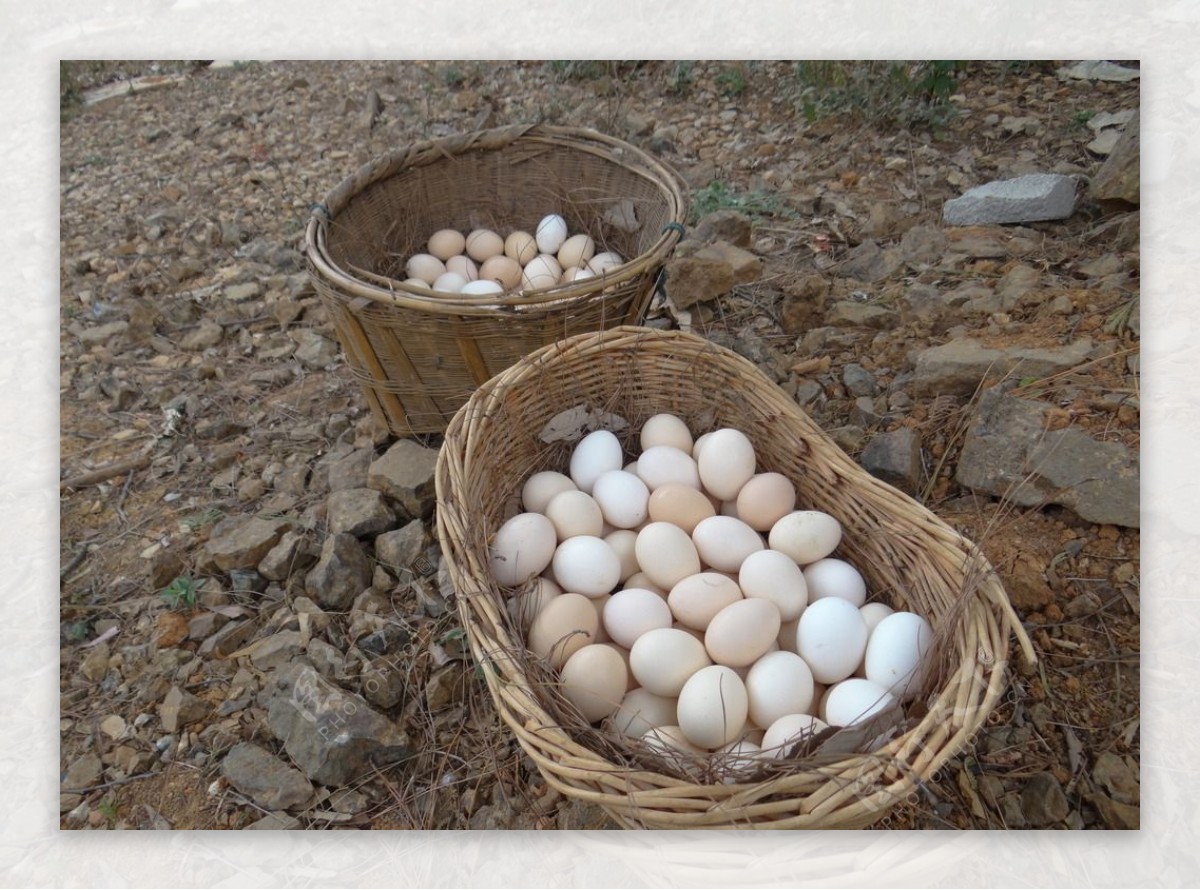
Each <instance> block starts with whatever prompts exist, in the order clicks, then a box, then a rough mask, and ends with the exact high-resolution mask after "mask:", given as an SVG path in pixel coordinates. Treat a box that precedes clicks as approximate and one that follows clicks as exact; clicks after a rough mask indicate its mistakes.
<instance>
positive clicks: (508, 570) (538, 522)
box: [488, 513, 557, 587]
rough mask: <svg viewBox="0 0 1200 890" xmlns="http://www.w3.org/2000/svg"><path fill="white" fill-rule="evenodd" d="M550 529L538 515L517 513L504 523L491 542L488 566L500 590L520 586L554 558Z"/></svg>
mask: <svg viewBox="0 0 1200 890" xmlns="http://www.w3.org/2000/svg"><path fill="white" fill-rule="evenodd" d="M556 542H557V536H556V535H555V532H554V525H553V524H552V523H551V522H550V520H549V519H547V518H546V517H545V516H542V515H541V514H540V513H520V514H518V515H516V516H514V517H512V518H511V519H509V520H508V521H507V522H505V523H504V524H503V525H502V526H500V529H499V530H498V531H497V532H496V536H495V537H494V538H493V539H492V546H491V548H490V551H489V561H488V565H489V567H490V568H491V571H492V576H493V577H494V578H495V579H496V581H497V583H499V584H501V585H502V586H504V587H516V586H517V585H518V584H524V583H525V582H526V581H528V580H529V579H530V578H532V577H533V576H534V575H539V574H541V573H542V571H544V570H545V568H546V566H548V565H550V562H551V560H552V559H553V558H554V548H555V545H556Z"/></svg>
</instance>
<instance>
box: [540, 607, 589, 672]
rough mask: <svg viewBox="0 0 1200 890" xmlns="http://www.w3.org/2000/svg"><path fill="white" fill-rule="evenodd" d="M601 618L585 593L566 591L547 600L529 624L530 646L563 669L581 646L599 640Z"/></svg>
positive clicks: (552, 663)
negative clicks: (598, 631)
mask: <svg viewBox="0 0 1200 890" xmlns="http://www.w3.org/2000/svg"><path fill="white" fill-rule="evenodd" d="M599 626H600V621H599V619H598V618H597V617H596V610H595V609H594V608H593V607H592V604H591V602H589V601H588V598H587V597H586V596H582V595H581V594H578V593H564V594H561V595H560V596H556V597H554V599H552V600H551V601H550V602H549V603H547V604H546V606H545V608H543V609H542V610H541V611H540V612H538V614H537V617H535V618H534V619H533V623H532V624H531V625H530V626H529V650H530V651H531V652H533V654H534V655H537V656H538V657H539V658H544V659H545V660H546V661H547V662H548V663H549V664H550V666H551V667H552V668H554V669H555V670H558V669H560V668H561V667H562V666H563V665H564V664H565V663H566V661H567V659H568V658H570V657H571V656H572V655H574V654H575V653H576V652H577V651H578V650H580V649H582V648H583V647H584V646H587V645H589V644H590V643H594V642H596V630H597V628H598V627H599Z"/></svg>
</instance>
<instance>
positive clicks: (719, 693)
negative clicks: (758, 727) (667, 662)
mask: <svg viewBox="0 0 1200 890" xmlns="http://www.w3.org/2000/svg"><path fill="white" fill-rule="evenodd" d="M675 707H676V711H677V713H678V715H679V729H680V731H682V732H683V735H684V737H685V738H686V739H687V740H688V741H689V742H691V743H692V744H693V745H696V746H697V747H700V748H719V747H721V746H722V745H727V744H729V743H730V742H732V741H735V740H736V739H737V738H738V737H739V736H740V735H741V734H742V730H743V729H744V728H745V726H746V714H747V712H748V710H747V709H748V707H749V700H748V697H747V695H746V686H745V684H744V683H743V682H742V678H741V677H739V676H738V675H737V673H736V672H734V671H733V670H732V669H730V668H728V667H725V666H724V665H720V664H714V665H710V666H709V667H704V668H701V669H700V670H698V671H696V673H694V674H692V676H690V677H689V678H688V680H687V682H686V683H684V684H683V688H682V689H681V690H679V701H678V702H677V703H676V706H675Z"/></svg>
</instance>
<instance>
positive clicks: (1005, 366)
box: [912, 337, 1092, 396]
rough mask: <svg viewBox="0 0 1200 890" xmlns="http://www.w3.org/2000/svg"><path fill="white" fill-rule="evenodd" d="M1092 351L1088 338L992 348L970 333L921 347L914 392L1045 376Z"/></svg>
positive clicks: (968, 389)
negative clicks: (1047, 344)
mask: <svg viewBox="0 0 1200 890" xmlns="http://www.w3.org/2000/svg"><path fill="white" fill-rule="evenodd" d="M1091 351H1092V341H1091V340H1090V339H1088V338H1083V339H1080V340H1076V341H1075V342H1074V343H1071V344H1069V345H1067V346H1060V347H1057V348H1037V349H1032V348H1024V347H1010V348H1007V349H992V348H989V347H986V346H984V345H983V344H981V343H980V342H979V341H977V340H973V339H971V338H970V337H961V338H959V339H957V340H951V341H950V342H949V343H944V344H943V345H941V346H932V347H930V348H929V349H926V350H924V351H922V352H921V353H920V354H919V355H918V356H917V359H916V368H915V370H914V374H913V382H912V389H913V394H914V395H917V396H937V395H959V396H968V395H971V393H973V392H974V391H975V389H976V388H977V387H978V386H979V384H980V383H982V382H984V381H985V380H998V379H1000V378H1003V377H1005V376H1011V377H1015V378H1016V379H1020V378H1022V377H1045V376H1046V375H1048V374H1054V373H1057V372H1058V371H1063V370H1066V369H1067V368H1073V367H1075V366H1076V365H1078V364H1081V363H1082V362H1084V361H1086V360H1087V357H1088V354H1089V353H1090V352H1091Z"/></svg>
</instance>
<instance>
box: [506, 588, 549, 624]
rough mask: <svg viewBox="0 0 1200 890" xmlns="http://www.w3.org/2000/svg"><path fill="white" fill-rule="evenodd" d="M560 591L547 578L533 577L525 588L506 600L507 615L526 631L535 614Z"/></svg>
mask: <svg viewBox="0 0 1200 890" xmlns="http://www.w3.org/2000/svg"><path fill="white" fill-rule="evenodd" d="M561 593H562V588H561V587H559V586H558V585H557V584H555V583H554V582H553V581H551V580H550V579H549V578H540V577H539V578H534V579H533V584H532V585H531V586H530V587H529V588H528V589H527V590H522V591H521V592H520V593H518V594H517V595H516V596H514V597H513V598H512V599H510V600H509V601H508V604H507V609H508V615H509V617H510V618H512V620H513V623H514V624H516V625H518V626H519V627H520V628H521V630H525V631H527V630H529V625H530V624H532V623H533V619H534V618H536V617H537V614H538V613H539V612H540V611H542V609H544V608H545V607H546V604H547V603H549V602H550V600H552V599H554V598H555V597H556V596H559V595H560V594H561Z"/></svg>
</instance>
